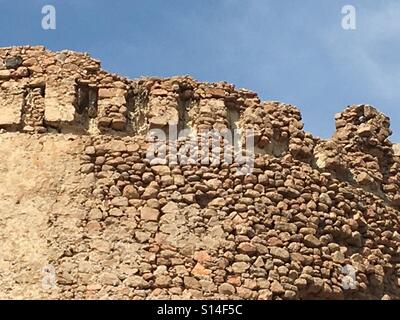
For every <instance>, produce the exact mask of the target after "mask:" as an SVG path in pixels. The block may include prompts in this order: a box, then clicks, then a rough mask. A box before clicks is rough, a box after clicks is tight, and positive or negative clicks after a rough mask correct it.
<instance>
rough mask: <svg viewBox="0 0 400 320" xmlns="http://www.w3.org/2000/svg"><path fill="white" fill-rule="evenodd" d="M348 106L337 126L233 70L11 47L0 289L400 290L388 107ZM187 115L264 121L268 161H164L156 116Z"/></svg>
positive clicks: (4, 60)
mask: <svg viewBox="0 0 400 320" xmlns="http://www.w3.org/2000/svg"><path fill="white" fill-rule="evenodd" d="M335 122H336V132H335V133H334V134H333V136H332V138H331V139H329V140H323V139H320V138H317V137H314V136H313V135H312V134H310V133H307V132H305V131H304V129H303V123H302V119H301V114H300V111H299V110H298V109H297V108H296V107H295V106H292V105H288V104H284V103H280V102H275V101H267V102H262V101H260V99H259V98H258V96H257V94H256V93H254V92H251V91H249V90H245V89H236V88H235V87H234V86H233V85H231V84H228V83H226V82H219V83H203V82H198V81H195V80H194V79H192V78H191V77H188V76H183V77H172V78H167V79H162V78H145V77H143V78H139V79H136V80H130V79H127V78H124V77H122V76H119V75H115V74H111V73H108V72H106V71H104V70H102V69H101V67H100V62H99V61H97V60H94V59H92V58H91V57H90V56H89V55H87V54H81V53H76V52H72V51H62V52H50V51H48V50H46V49H45V48H44V47H41V46H32V47H31V46H25V47H9V48H1V49H0V132H1V134H0V143H1V146H2V148H1V149H0V160H1V161H0V163H1V165H0V179H1V180H0V184H1V185H2V187H0V227H1V228H0V229H1V231H0V298H32V297H34V298H51V299H362V298H367V299H399V298H400V247H399V245H400V221H399V213H400V211H399V210H400V170H399V169H400V149H399V146H398V145H397V146H394V145H393V144H392V143H391V142H390V141H389V136H390V134H391V131H390V128H389V126H390V121H389V118H388V117H386V116H385V115H383V114H381V113H380V112H378V111H377V110H376V109H375V108H374V107H372V106H369V105H353V106H349V107H348V108H346V109H345V110H344V111H343V112H341V113H339V114H337V115H336V116H335ZM171 125H175V126H177V127H178V129H185V128H191V129H192V130H194V132H201V130H204V129H216V130H236V129H238V130H239V131H240V132H244V131H245V130H246V129H252V130H253V131H254V135H253V138H254V142H255V148H254V152H255V159H254V168H253V170H252V171H251V172H250V173H249V174H239V172H238V164H237V163H235V162H234V163H231V164H229V163H224V162H219V163H218V162H212V163H210V164H208V165H207V164H201V163H186V164H182V163H175V164H174V163H171V162H162V161H158V162H157V161H151V160H150V159H148V157H146V153H147V152H148V150H149V148H150V147H151V143H152V142H151V141H150V140H149V138H148V136H147V133H148V132H149V130H151V129H155V128H158V129H168V128H169V126H171ZM177 143H178V144H179V142H177ZM28 204H29V206H28ZM24 206H25V207H24ZM26 208H28V209H26ZM353 271H354V272H353ZM52 281H54V283H52Z"/></svg>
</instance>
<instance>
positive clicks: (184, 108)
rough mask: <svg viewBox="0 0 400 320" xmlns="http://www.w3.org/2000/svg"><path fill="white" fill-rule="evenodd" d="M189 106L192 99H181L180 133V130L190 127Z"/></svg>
mask: <svg viewBox="0 0 400 320" xmlns="http://www.w3.org/2000/svg"><path fill="white" fill-rule="evenodd" d="M189 106H190V100H179V101H178V116H179V119H178V134H179V132H180V131H182V130H185V129H188V128H189V125H188V122H189V110H188V109H189Z"/></svg>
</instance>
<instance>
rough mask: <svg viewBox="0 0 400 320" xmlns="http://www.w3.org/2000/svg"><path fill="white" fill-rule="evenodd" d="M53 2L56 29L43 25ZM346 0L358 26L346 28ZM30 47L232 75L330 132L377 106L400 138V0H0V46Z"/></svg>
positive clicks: (163, 71) (139, 67) (143, 67)
mask: <svg viewBox="0 0 400 320" xmlns="http://www.w3.org/2000/svg"><path fill="white" fill-rule="evenodd" d="M46 4H51V5H54V6H55V8H56V10H57V29H56V30H43V29H42V28H41V20H42V17H43V15H42V13H41V9H42V7H43V6H44V5H46ZM346 4H350V5H353V6H354V7H355V8H356V10H357V11H356V13H357V29H356V30H347V31H346V30H344V29H343V28H342V27H341V20H342V18H343V15H342V13H341V8H342V6H344V5H346ZM23 44H42V45H45V46H46V47H48V48H49V49H51V50H62V49H72V50H77V51H85V52H89V53H90V54H91V55H92V56H93V57H95V58H98V59H100V60H101V61H102V65H103V68H105V69H106V70H109V71H112V72H116V73H120V74H123V75H126V76H128V77H131V78H136V77H139V76H141V75H149V76H152V75H154V76H172V75H186V74H190V75H192V76H193V77H194V78H196V79H198V80H202V81H220V80H226V81H228V82H231V83H234V84H236V85H237V87H245V88H249V89H251V90H254V91H256V92H258V93H259V95H260V97H261V98H262V99H263V100H279V101H283V102H286V103H291V104H294V105H296V106H298V107H299V108H300V110H301V111H302V115H303V120H304V123H305V128H306V130H307V131H310V132H312V133H313V134H314V135H318V136H321V137H323V138H327V137H329V136H331V135H332V133H333V131H334V120H333V119H334V114H335V113H336V112H340V111H342V110H343V109H344V107H346V106H347V105H349V104H355V103H357V104H358V103H369V104H372V105H374V106H375V107H377V108H378V109H379V110H380V111H382V112H384V113H385V114H386V115H388V116H389V117H390V118H391V120H392V130H393V136H392V141H394V142H400V111H399V110H400V109H399V107H400V63H399V60H400V57H399V53H400V1H398V0H382V1H376V0H346V1H341V0H332V1H320V0H302V1H298V0H247V1H246V0H201V1H200V0H198V1H188V0H129V1H128V0H126V1H124V0H114V1H109V0H108V1H107V0H54V1H51V0H46V1H41V0H0V46H10V45H23Z"/></svg>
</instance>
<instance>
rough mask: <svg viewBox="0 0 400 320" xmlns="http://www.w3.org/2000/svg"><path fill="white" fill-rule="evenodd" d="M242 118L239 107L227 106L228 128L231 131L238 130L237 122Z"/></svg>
mask: <svg viewBox="0 0 400 320" xmlns="http://www.w3.org/2000/svg"><path fill="white" fill-rule="evenodd" d="M239 119H240V112H239V110H238V109H237V108H233V107H228V108H227V120H228V128H229V129H230V130H231V131H234V130H237V122H238V121H239Z"/></svg>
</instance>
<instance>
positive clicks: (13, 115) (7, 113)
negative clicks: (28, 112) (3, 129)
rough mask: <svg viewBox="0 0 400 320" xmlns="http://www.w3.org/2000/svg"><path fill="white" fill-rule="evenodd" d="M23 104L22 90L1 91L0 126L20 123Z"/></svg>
mask: <svg viewBox="0 0 400 320" xmlns="http://www.w3.org/2000/svg"><path fill="white" fill-rule="evenodd" d="M23 104H24V96H23V93H22V91H19V90H16V91H8V90H7V91H0V126H13V125H19V124H20V123H21V116H22V107H23Z"/></svg>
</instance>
